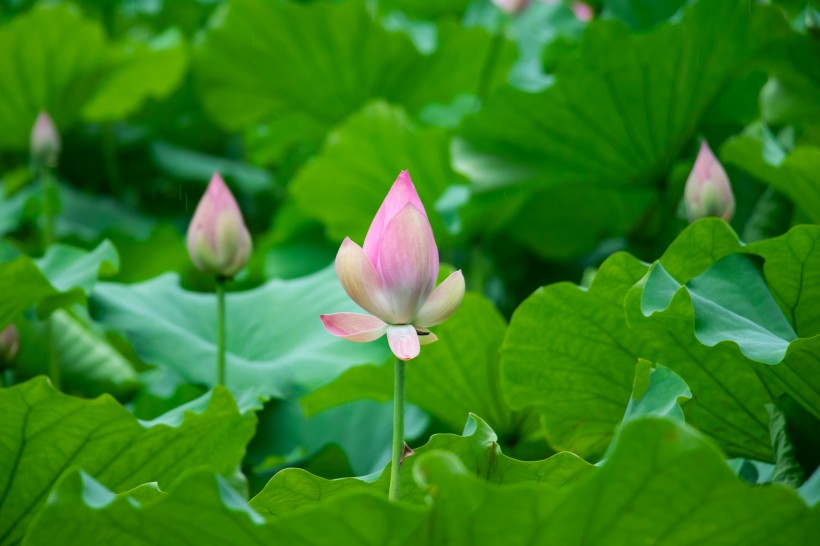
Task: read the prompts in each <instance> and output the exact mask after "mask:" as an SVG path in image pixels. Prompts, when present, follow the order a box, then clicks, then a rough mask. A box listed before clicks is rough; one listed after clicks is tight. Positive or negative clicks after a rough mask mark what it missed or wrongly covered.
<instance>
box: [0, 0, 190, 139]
mask: <svg viewBox="0 0 820 546" xmlns="http://www.w3.org/2000/svg"><path fill="white" fill-rule="evenodd" d="M0 51H3V56H2V58H0V81H3V85H2V87H0V126H2V127H3V131H2V134H0V148H13V149H18V150H24V149H26V148H27V147H28V146H29V138H30V134H31V127H32V125H33V124H34V120H35V119H36V117H37V114H38V112H40V111H41V110H45V111H47V112H48V113H49V114H50V115H51V117H52V118H53V119H54V121H55V123H56V125H57V127H58V128H59V129H60V130H65V129H67V128H68V127H69V126H71V125H72V124H73V123H74V122H76V121H77V120H78V119H79V118H84V119H88V120H92V121H103V120H114V119H121V118H122V117H124V116H126V115H128V114H130V113H132V112H133V111H135V110H136V109H137V108H139V107H140V106H141V105H142V103H143V101H144V100H145V99H146V98H147V97H154V98H160V97H164V96H166V95H167V94H168V93H170V92H171V91H172V90H173V89H174V88H175V87H176V86H177V85H178V83H179V82H180V80H181V77H182V75H183V74H184V72H185V68H186V66H187V52H186V49H185V43H184V40H182V38H181V35H180V34H179V32H177V31H175V30H169V31H168V32H166V33H165V34H163V35H160V36H158V37H156V38H154V39H153V40H152V41H151V42H149V43H148V44H131V45H130V46H128V47H126V46H115V45H112V44H111V43H110V42H109V41H108V40H107V38H106V36H105V32H104V30H103V28H102V26H101V25H100V24H98V23H96V22H94V21H90V20H88V19H86V18H84V17H83V16H82V14H81V13H80V11H79V10H78V9H77V8H76V7H75V6H73V5H72V4H70V3H58V4H56V5H46V6H37V7H34V8H32V9H31V10H30V11H28V12H27V13H25V14H23V15H21V16H19V17H17V18H15V19H14V20H12V21H11V22H9V23H8V24H7V25H5V26H4V27H2V28H0Z"/></svg>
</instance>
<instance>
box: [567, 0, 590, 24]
mask: <svg viewBox="0 0 820 546" xmlns="http://www.w3.org/2000/svg"><path fill="white" fill-rule="evenodd" d="M570 9H571V10H572V13H574V14H575V17H576V19H578V20H579V21H582V22H584V23H586V22H588V21H591V20H592V18H593V17H595V10H593V9H592V6H590V5H589V4H587V3H585V2H573V3H572V5H571V6H570Z"/></svg>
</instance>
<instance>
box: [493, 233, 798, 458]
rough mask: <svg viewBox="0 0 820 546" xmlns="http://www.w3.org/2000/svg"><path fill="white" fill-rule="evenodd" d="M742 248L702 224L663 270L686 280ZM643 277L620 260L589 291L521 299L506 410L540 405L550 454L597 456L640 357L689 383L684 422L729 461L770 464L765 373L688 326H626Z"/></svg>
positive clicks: (510, 339)
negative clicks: (627, 303) (631, 296)
mask: <svg viewBox="0 0 820 546" xmlns="http://www.w3.org/2000/svg"><path fill="white" fill-rule="evenodd" d="M740 248H741V245H740V243H739V241H738V240H737V236H736V235H735V234H734V233H733V232H732V230H731V229H730V228H729V227H728V226H727V225H726V224H725V223H724V222H722V221H719V220H708V221H701V222H697V223H695V224H693V225H692V226H690V227H689V228H688V229H687V230H685V231H684V232H683V233H682V234H681V235H680V236H679V237H678V238H677V239H676V240H675V242H674V243H673V244H672V245H671V246H670V248H669V249H668V250H667V252H666V253H665V254H664V256H663V258H662V259H661V260H660V263H661V264H662V266H663V267H664V269H665V270H666V271H668V272H669V274H670V275H671V276H672V277H673V278H677V279H684V278H685V279H687V280H688V279H690V278H692V277H694V276H697V275H698V274H699V273H701V272H703V271H704V270H705V269H707V268H708V267H709V266H710V265H711V264H712V263H714V262H715V261H716V260H718V259H720V258H722V257H724V256H726V255H729V254H732V253H735V252H738V251H740ZM648 271H649V266H647V265H646V264H643V263H641V262H639V261H638V260H636V259H635V258H633V257H631V256H629V255H628V254H624V253H619V254H615V255H613V256H611V257H610V258H609V259H608V260H607V261H606V262H604V264H603V265H602V266H601V268H600V269H599V271H598V273H597V274H596V276H595V279H594V281H593V283H592V286H591V287H590V288H589V289H583V288H579V287H577V286H574V285H572V284H569V283H559V284H555V285H551V286H547V287H544V288H541V289H539V290H538V291H536V292H535V293H534V294H533V295H532V296H531V297H530V298H529V299H527V300H526V301H525V302H524V303H523V304H522V305H521V306H520V307H519V308H518V310H517V311H516V313H515V314H514V315H513V318H512V321H511V322H510V326H509V327H508V329H507V337H506V338H505V341H504V345H503V346H502V363H501V370H502V383H503V387H504V391H505V394H506V396H507V398H508V400H509V402H510V404H511V405H512V407H513V408H522V407H526V406H530V405H535V406H538V407H539V409H540V412H541V417H542V422H543V424H544V427H545V432H546V434H547V438H548V439H549V441H550V442H551V443H552V444H553V446H554V447H556V448H558V449H567V450H571V451H575V452H578V453H581V454H582V455H589V456H595V455H599V454H601V453H602V452H603V450H604V449H605V447H606V445H607V444H608V443H609V439H610V438H611V436H612V433H613V430H614V427H615V425H616V424H617V423H619V422H620V421H621V418H622V416H623V414H624V411H625V409H626V406H627V402H628V401H629V395H630V392H631V386H632V378H633V370H634V366H635V363H636V362H637V361H638V359H639V358H643V359H646V360H649V361H652V362H658V363H662V364H663V365H665V366H667V367H669V368H671V369H672V370H673V371H675V372H676V373H677V374H678V375H680V376H681V377H682V378H683V380H684V381H685V382H686V383H687V384H688V385H689V388H690V389H691V391H692V393H693V394H694V395H695V396H694V397H693V398H692V400H690V401H688V402H686V403H684V404H683V409H684V412H685V414H686V419H687V421H688V422H690V423H692V424H694V425H695V426H698V427H699V428H700V429H701V430H702V431H704V432H705V433H706V434H708V435H710V436H712V437H713V438H715V440H716V441H717V442H718V443H719V444H720V445H721V446H722V447H723V448H724V449H725V450H726V451H727V452H728V453H730V454H732V455H733V456H734V455H736V456H746V457H749V458H754V459H758V460H764V461H768V460H771V457H772V454H771V447H770V444H769V433H768V416H767V415H766V412H765V407H764V406H765V404H766V403H769V402H771V401H772V394H771V392H770V390H769V388H768V385H767V384H766V383H764V381H763V379H762V378H761V376H760V373H761V370H762V369H763V368H765V366H762V365H759V364H757V363H756V362H753V361H750V360H749V359H748V358H746V357H744V356H743V355H742V354H740V353H739V352H731V351H725V350H724V349H723V348H722V347H707V346H705V345H703V344H702V343H701V342H700V341H698V339H697V338H696V337H695V333H694V326H693V325H691V324H689V326H688V327H683V326H681V324H679V323H677V324H675V327H667V326H668V325H666V324H665V325H658V326H657V327H655V325H650V324H647V321H641V322H640V323H639V324H632V325H630V324H629V323H628V322H627V320H626V315H625V307H624V300H625V298H626V296H627V294H628V293H629V292H630V290H631V289H632V287H633V286H635V285H636V284H638V283H639V282H640V281H641V279H643V278H644V277H645V275H646V273H647V272H648ZM775 310H777V309H776V308H775ZM631 326H632V327H631ZM801 354H802V353H801ZM806 358H807V357H806ZM769 368H771V366H769ZM788 369H789V368H784V369H783V373H786V372H787V371H788Z"/></svg>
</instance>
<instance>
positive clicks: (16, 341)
mask: <svg viewBox="0 0 820 546" xmlns="http://www.w3.org/2000/svg"><path fill="white" fill-rule="evenodd" d="M19 349H20V333H19V332H18V331H17V327H16V326H15V325H14V324H9V325H8V326H6V328H5V329H4V330H3V331H2V332H0V369H2V368H4V367H6V366H9V365H11V364H12V363H13V362H14V359H15V358H17V351H18V350H19Z"/></svg>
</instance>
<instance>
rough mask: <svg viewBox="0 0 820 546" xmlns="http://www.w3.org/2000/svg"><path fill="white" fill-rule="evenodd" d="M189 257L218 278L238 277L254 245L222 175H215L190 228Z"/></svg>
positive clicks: (198, 206)
mask: <svg viewBox="0 0 820 546" xmlns="http://www.w3.org/2000/svg"><path fill="white" fill-rule="evenodd" d="M187 244H188V255H189V256H190V257H191V261H192V262H194V265H195V266H196V267H197V269H199V270H201V271H204V272H205V273H210V274H212V275H215V276H217V277H225V278H230V277H233V276H234V275H236V273H237V272H239V270H240V269H242V268H243V267H245V263H246V262H247V261H248V256H250V253H251V249H252V243H251V236H250V233H248V228H246V227H245V220H244V219H243V218H242V211H240V210H239V205H237V204H236V200H235V199H234V197H233V195H232V194H231V190H229V189H228V186H227V185H225V182H224V181H223V180H222V177H221V176H219V173H214V175H213V177H212V178H211V182H210V183H209V184H208V188H207V189H206V190H205V195H203V196H202V199H201V200H200V201H199V204H198V205H197V207H196V212H194V217H193V218H192V219H191V224H190V225H189V226H188V236H187Z"/></svg>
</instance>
